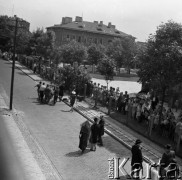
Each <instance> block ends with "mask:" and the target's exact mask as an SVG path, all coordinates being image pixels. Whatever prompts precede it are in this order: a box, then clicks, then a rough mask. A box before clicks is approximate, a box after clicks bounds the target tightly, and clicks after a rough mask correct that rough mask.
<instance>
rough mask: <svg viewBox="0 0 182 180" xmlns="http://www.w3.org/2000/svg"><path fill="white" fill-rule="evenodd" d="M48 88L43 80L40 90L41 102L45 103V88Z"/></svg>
mask: <svg viewBox="0 0 182 180" xmlns="http://www.w3.org/2000/svg"><path fill="white" fill-rule="evenodd" d="M45 88H46V85H45V83H44V82H43V83H42V85H41V86H40V89H39V92H40V102H41V103H43V99H44V90H45Z"/></svg>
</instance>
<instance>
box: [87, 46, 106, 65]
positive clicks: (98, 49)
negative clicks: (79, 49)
mask: <svg viewBox="0 0 182 180" xmlns="http://www.w3.org/2000/svg"><path fill="white" fill-rule="evenodd" d="M87 53H88V61H89V63H90V64H95V65H97V64H98V62H99V60H100V59H101V58H103V57H104V54H105V47H104V46H103V45H100V44H99V45H96V44H91V45H90V46H89V47H88V50H87Z"/></svg>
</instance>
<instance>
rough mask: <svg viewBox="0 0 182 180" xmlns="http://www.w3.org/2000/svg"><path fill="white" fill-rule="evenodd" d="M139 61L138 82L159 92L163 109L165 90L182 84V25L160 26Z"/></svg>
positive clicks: (168, 24)
mask: <svg viewBox="0 0 182 180" xmlns="http://www.w3.org/2000/svg"><path fill="white" fill-rule="evenodd" d="M139 59H140V67H139V68H140V69H139V72H138V75H139V78H140V79H139V81H140V82H142V83H143V84H144V85H145V84H147V86H148V87H149V88H152V89H154V90H155V91H158V92H160V94H161V97H162V107H163V102H164V99H165V93H166V90H168V89H170V88H171V87H173V86H175V85H176V84H178V83H181V82H182V25H181V24H178V23H175V22H173V21H168V22H167V23H165V24H161V25H160V26H159V27H158V28H157V31H156V34H154V35H151V36H150V37H149V39H148V45H147V48H146V50H145V51H144V52H142V53H141V54H140V55H139ZM160 114H162V108H161V113H160ZM160 120H161V118H160Z"/></svg>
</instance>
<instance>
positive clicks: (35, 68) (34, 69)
mask: <svg viewBox="0 0 182 180" xmlns="http://www.w3.org/2000/svg"><path fill="white" fill-rule="evenodd" d="M36 70H37V65H36V63H34V64H33V73H34V74H35V73H36Z"/></svg>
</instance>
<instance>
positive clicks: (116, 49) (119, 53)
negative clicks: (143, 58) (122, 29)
mask: <svg viewBox="0 0 182 180" xmlns="http://www.w3.org/2000/svg"><path fill="white" fill-rule="evenodd" d="M123 51H124V47H123V44H122V41H121V39H114V40H113V41H112V42H111V43H109V45H108V47H107V51H106V54H107V55H108V56H109V57H110V58H112V59H114V60H115V62H116V64H117V67H122V66H123V62H124V59H123Z"/></svg>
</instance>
